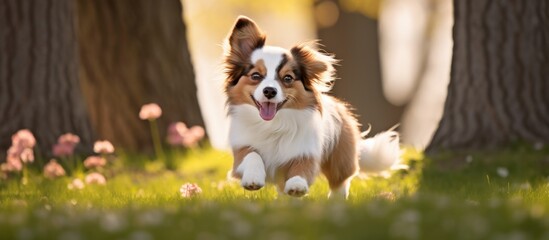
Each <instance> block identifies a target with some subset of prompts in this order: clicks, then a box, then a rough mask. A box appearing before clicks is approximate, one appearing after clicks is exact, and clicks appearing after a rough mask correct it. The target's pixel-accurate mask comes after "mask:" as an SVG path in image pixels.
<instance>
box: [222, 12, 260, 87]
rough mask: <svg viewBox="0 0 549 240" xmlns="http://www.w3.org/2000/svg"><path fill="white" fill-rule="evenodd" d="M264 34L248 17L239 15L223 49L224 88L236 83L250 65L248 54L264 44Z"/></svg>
mask: <svg viewBox="0 0 549 240" xmlns="http://www.w3.org/2000/svg"><path fill="white" fill-rule="evenodd" d="M265 39H266V36H265V34H264V33H263V31H261V29H259V28H258V27H257V25H256V24H255V23H254V22H253V21H252V20H251V19H249V18H246V17H240V18H238V20H237V22H236V23H235V25H234V27H233V30H232V32H231V33H229V37H228V48H226V51H225V61H224V62H225V69H226V73H227V81H226V86H225V89H228V88H229V87H230V86H231V85H236V83H237V82H238V80H239V79H240V77H241V76H242V75H244V74H246V73H247V71H248V70H249V68H250V67H251V63H250V62H249V57H250V54H252V52H253V51H254V50H255V49H256V48H260V47H263V45H265Z"/></svg>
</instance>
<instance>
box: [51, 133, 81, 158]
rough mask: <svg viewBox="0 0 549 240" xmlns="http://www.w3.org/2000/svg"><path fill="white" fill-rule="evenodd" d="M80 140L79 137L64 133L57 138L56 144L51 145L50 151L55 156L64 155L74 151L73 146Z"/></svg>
mask: <svg viewBox="0 0 549 240" xmlns="http://www.w3.org/2000/svg"><path fill="white" fill-rule="evenodd" d="M79 142H80V137H78V136H76V135H74V134H72V133H66V134H63V135H61V136H60V137H59V138H58V139H57V144H55V145H54V146H53V149H52V152H53V155H54V156H56V157H66V156H70V155H72V154H73V153H74V147H76V144H78V143H79Z"/></svg>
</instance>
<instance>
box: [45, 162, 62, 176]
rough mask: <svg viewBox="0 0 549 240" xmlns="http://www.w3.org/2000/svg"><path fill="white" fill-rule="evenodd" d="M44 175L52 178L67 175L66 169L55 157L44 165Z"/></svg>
mask: <svg viewBox="0 0 549 240" xmlns="http://www.w3.org/2000/svg"><path fill="white" fill-rule="evenodd" d="M44 176H45V177H46V178H50V179H52V178H57V177H61V176H65V169H63V167H62V166H61V165H59V163H57V161H55V159H52V160H50V162H49V163H48V164H46V166H44Z"/></svg>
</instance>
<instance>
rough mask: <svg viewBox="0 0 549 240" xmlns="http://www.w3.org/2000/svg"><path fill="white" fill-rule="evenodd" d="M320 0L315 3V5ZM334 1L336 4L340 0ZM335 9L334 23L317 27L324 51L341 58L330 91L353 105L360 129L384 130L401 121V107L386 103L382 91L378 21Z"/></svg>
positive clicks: (402, 108) (374, 131)
mask: <svg viewBox="0 0 549 240" xmlns="http://www.w3.org/2000/svg"><path fill="white" fill-rule="evenodd" d="M322 2H323V1H319V2H317V3H316V4H317V6H318V5H319V4H320V3H322ZM333 2H335V3H336V4H337V5H338V6H339V1H333ZM338 9H339V19H338V20H337V22H336V23H335V24H334V25H333V26H329V27H326V28H322V27H319V29H318V37H319V39H321V43H322V44H323V45H325V46H326V51H328V52H329V53H335V55H336V58H337V59H340V60H341V63H340V65H339V66H336V69H337V76H338V80H336V82H335V85H334V88H333V90H332V93H333V95H334V96H336V97H338V98H340V99H343V100H345V101H346V102H348V103H350V104H351V106H353V108H354V109H355V111H354V112H355V113H356V114H357V115H358V120H359V122H360V123H362V125H363V126H362V128H363V130H365V129H367V128H368V124H371V126H372V133H377V132H380V131H383V130H387V129H389V128H390V127H392V126H394V125H395V124H397V123H400V121H401V117H402V113H403V111H404V107H403V106H395V105H393V104H391V103H389V101H387V98H386V97H385V96H384V94H383V86H382V78H381V67H380V59H379V58H380V54H379V42H378V27H377V21H376V20H375V19H371V18H368V17H366V16H365V15H362V14H359V13H353V12H347V11H345V10H342V9H341V7H338ZM315 13H317V14H318V11H315ZM317 17H323V16H317Z"/></svg>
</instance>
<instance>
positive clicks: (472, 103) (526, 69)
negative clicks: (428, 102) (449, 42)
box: [427, 0, 549, 152]
mask: <svg viewBox="0 0 549 240" xmlns="http://www.w3.org/2000/svg"><path fill="white" fill-rule="evenodd" d="M454 12H455V25H454V30H453V35H454V50H453V59H452V71H451V80H450V84H449V86H448V96H447V100H446V103H445V109H444V115H443V117H442V120H441V121H440V124H439V127H438V130H437V131H436V133H435V135H434V137H433V139H432V142H431V144H430V146H429V147H428V149H427V150H428V151H430V152H432V151H436V150H439V149H485V148H494V147H501V146H505V145H507V144H509V143H513V142H516V141H528V142H539V143H545V144H547V143H549V107H548V106H549V94H548V93H549V82H548V77H547V76H549V28H548V27H547V26H549V3H548V2H547V1H544V0H528V1H513V0H497V1H496V0H482V1H479V0H460V1H454Z"/></svg>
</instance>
